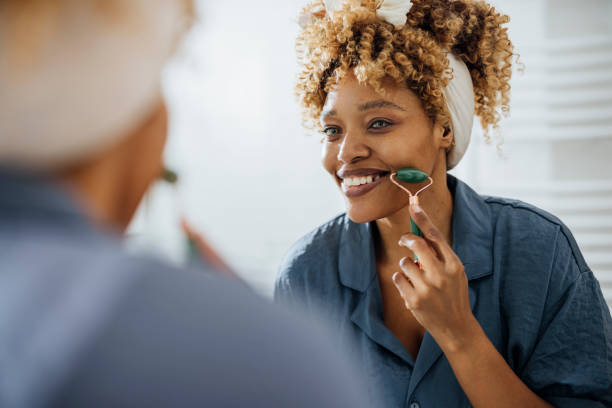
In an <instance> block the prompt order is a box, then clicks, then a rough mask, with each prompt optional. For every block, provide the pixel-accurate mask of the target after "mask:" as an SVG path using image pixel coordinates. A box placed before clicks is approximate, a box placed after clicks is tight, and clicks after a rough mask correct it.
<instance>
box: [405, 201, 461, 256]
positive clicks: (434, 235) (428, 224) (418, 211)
mask: <svg viewBox="0 0 612 408" xmlns="http://www.w3.org/2000/svg"><path fill="white" fill-rule="evenodd" d="M410 216H411V217H412V219H413V220H414V222H415V223H416V225H418V227H419V228H420V229H421V232H422V233H423V236H424V237H425V238H426V239H427V240H428V241H430V243H431V245H432V246H433V247H434V248H435V250H436V252H437V253H438V254H440V256H441V257H442V258H443V259H445V260H451V259H452V258H453V257H455V256H456V255H455V253H454V252H453V249H452V248H451V247H450V245H449V244H448V242H447V241H446V238H444V235H443V234H442V233H441V232H440V230H439V229H438V228H437V227H436V226H435V225H434V223H433V222H432V221H431V219H430V218H429V215H427V213H426V212H425V211H424V210H423V208H422V207H421V206H419V205H418V204H413V205H411V206H410Z"/></svg>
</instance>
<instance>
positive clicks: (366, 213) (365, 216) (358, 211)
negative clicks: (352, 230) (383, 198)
mask: <svg viewBox="0 0 612 408" xmlns="http://www.w3.org/2000/svg"><path fill="white" fill-rule="evenodd" d="M346 215H347V216H348V217H349V218H350V219H351V221H353V222H356V223H357V224H365V223H367V222H371V221H376V220H379V219H381V218H385V217H386V216H387V215H389V214H387V212H386V211H381V210H380V209H377V210H373V209H366V208H358V207H355V206H347V208H346Z"/></svg>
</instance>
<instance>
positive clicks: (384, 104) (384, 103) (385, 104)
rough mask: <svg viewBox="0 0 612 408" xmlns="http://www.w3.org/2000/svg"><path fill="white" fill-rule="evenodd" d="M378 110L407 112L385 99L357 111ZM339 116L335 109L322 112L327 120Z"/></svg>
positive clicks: (360, 107)
mask: <svg viewBox="0 0 612 408" xmlns="http://www.w3.org/2000/svg"><path fill="white" fill-rule="evenodd" d="M378 108H392V109H397V110H401V111H403V112H405V111H406V109H404V108H402V107H401V106H399V105H397V104H395V103H393V102H391V101H386V100H384V99H378V100H376V101H370V102H366V103H364V104H361V105H359V106H358V107H357V109H358V110H359V111H360V112H365V111H367V110H371V109H378ZM337 114H338V112H337V111H336V110H335V109H332V110H324V111H323V112H321V116H320V117H321V118H326V117H328V116H336V115H337Z"/></svg>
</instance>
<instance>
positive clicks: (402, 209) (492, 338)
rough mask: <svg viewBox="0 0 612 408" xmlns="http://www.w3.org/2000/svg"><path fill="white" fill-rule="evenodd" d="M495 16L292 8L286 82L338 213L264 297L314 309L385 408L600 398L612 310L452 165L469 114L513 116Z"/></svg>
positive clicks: (512, 204)
mask: <svg viewBox="0 0 612 408" xmlns="http://www.w3.org/2000/svg"><path fill="white" fill-rule="evenodd" d="M508 21H509V19H508V17H507V16H504V15H501V14H499V13H497V12H496V11H495V9H493V8H492V7H490V6H489V5H487V4H486V3H483V2H479V1H472V0H459V1H453V2H450V1H444V0H415V1H413V2H412V3H411V2H409V1H403V0H396V1H394V0H384V1H380V0H377V1H367V0H364V1H350V2H346V1H345V2H341V1H338V2H332V1H326V2H325V4H323V3H322V2H320V1H318V2H315V3H313V4H311V5H310V6H309V7H307V8H306V9H305V10H304V12H303V15H302V18H301V23H302V27H303V30H302V32H301V34H300V35H299V37H298V51H299V58H300V63H301V64H302V68H303V70H302V73H301V74H300V76H299V81H298V85H297V92H298V96H299V98H300V101H301V104H302V107H303V110H304V113H305V118H306V121H307V122H310V123H311V124H313V123H316V122H317V121H320V125H317V126H320V130H321V132H322V133H323V135H324V141H323V166H324V168H325V169H326V170H327V171H328V172H329V173H330V175H331V176H332V178H333V180H334V182H335V183H336V184H337V185H338V186H339V188H340V190H341V191H342V193H343V194H344V197H345V202H346V214H344V215H341V216H339V217H337V218H335V219H333V220H331V221H330V222H328V223H326V224H324V225H322V226H321V227H319V228H317V229H316V230H315V231H313V232H312V233H310V234H308V235H307V236H305V237H303V238H302V239H300V240H299V241H298V242H297V243H296V244H295V245H294V247H293V248H292V250H291V251H290V252H289V254H288V255H287V257H286V259H285V261H284V263H283V265H282V266H281V270H280V275H279V278H278V280H277V284H276V291H275V298H276V299H277V300H278V301H283V302H291V303H294V304H295V303H297V304H300V305H303V306H305V307H306V308H309V309H313V310H314V309H316V310H317V311H319V312H320V311H321V310H322V311H323V312H324V313H325V315H326V316H327V317H328V318H329V319H331V321H332V322H333V324H334V325H335V327H336V329H337V332H338V335H339V336H338V339H339V341H340V342H341V344H344V345H346V346H347V347H351V348H354V351H356V353H357V355H358V357H359V362H360V363H361V364H362V367H363V370H364V373H365V375H366V379H367V380H368V383H369V386H370V393H371V395H372V396H373V397H372V398H381V401H382V403H383V406H387V407H400V406H402V407H404V406H410V407H412V408H418V407H419V406H423V407H466V406H470V405H472V406H475V407H549V406H552V405H554V406H557V407H576V406H582V407H587V406H588V407H604V406H610V404H612V395H611V390H612V319H611V317H610V312H609V309H608V307H607V306H606V304H605V302H604V299H603V296H602V292H601V289H600V287H599V284H598V282H597V280H596V279H595V278H594V276H593V273H592V272H591V270H590V269H589V267H588V265H587V264H586V263H585V261H584V259H583V257H582V255H581V254H580V251H579V249H578V246H577V245H576V242H575V241H574V238H573V237H572V235H571V233H570V231H569V230H568V229H567V228H566V227H565V225H563V223H561V221H559V220H558V219H557V218H555V217H553V216H551V215H550V214H547V213H546V212H544V211H542V210H540V209H537V208H535V207H533V206H530V205H528V204H525V203H522V202H519V201H516V200H508V199H502V198H495V197H487V198H485V197H481V196H479V195H478V194H476V193H475V192H474V191H473V190H471V189H470V188H469V187H468V186H467V185H466V184H464V183H463V182H461V181H460V180H457V179H456V178H454V177H452V176H450V175H448V174H447V170H449V169H451V168H452V167H454V166H455V165H456V164H457V163H458V162H459V160H460V159H461V157H462V155H463V153H464V152H465V150H466V148H467V146H468V143H469V139H470V132H471V129H472V118H473V117H474V114H476V115H477V116H478V117H479V118H480V122H481V124H482V126H483V128H484V129H485V130H486V131H488V130H490V129H491V128H493V127H495V126H496V125H497V123H498V121H499V117H500V111H502V112H503V111H507V109H508V103H509V90H510V87H509V84H508V82H509V79H510V75H511V63H512V58H513V47H512V44H511V42H510V41H509V39H508V36H507V29H506V28H504V27H503V25H504V24H505V23H506V22H508ZM403 168H415V169H419V170H421V171H423V172H425V173H427V175H429V176H430V177H431V179H432V180H433V184H432V185H431V187H429V188H427V189H425V190H423V192H422V193H421V194H420V195H419V203H416V202H415V203H412V204H411V200H410V197H409V195H408V194H406V192H404V191H403V190H402V188H400V186H401V187H403V188H405V189H408V190H409V191H411V194H414V193H416V192H417V190H420V189H421V188H423V187H425V186H427V184H425V183H421V184H408V183H400V186H398V185H396V184H395V183H394V182H393V180H392V179H391V175H392V174H393V173H394V172H396V171H397V170H399V169H403ZM411 217H412V218H413V219H414V221H415V222H416V224H418V226H419V227H420V228H421V230H422V231H423V234H424V238H421V237H419V236H417V235H414V234H411V233H409V232H408V231H410V230H411V227H410V218H411ZM413 254H414V255H413ZM415 255H416V256H417V257H418V261H419V263H418V264H417V263H415V262H413V260H414V257H415ZM398 271H399V273H398ZM550 404H552V405H550Z"/></svg>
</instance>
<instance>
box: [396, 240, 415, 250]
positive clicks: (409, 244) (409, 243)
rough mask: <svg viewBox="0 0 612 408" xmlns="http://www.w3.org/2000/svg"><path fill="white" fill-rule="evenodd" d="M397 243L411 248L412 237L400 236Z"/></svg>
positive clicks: (412, 243)
mask: <svg viewBox="0 0 612 408" xmlns="http://www.w3.org/2000/svg"><path fill="white" fill-rule="evenodd" d="M399 243H400V245H403V246H407V247H408V248H412V245H414V239H409V238H402V239H400V242H399Z"/></svg>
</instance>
